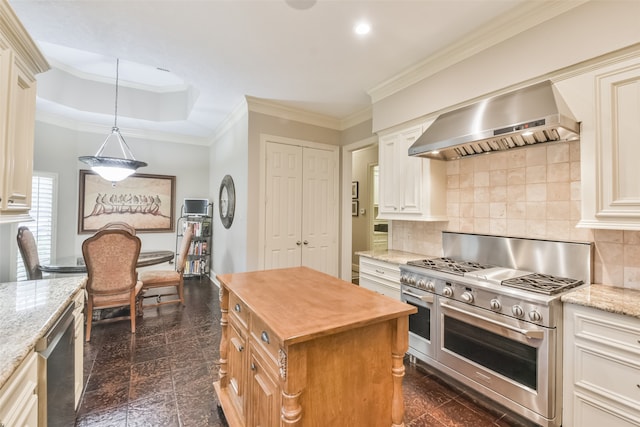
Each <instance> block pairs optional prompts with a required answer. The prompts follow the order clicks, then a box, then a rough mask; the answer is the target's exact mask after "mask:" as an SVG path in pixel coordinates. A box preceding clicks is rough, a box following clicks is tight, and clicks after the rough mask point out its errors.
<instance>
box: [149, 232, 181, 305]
mask: <svg viewBox="0 0 640 427" xmlns="http://www.w3.org/2000/svg"><path fill="white" fill-rule="evenodd" d="M192 239H193V228H192V227H191V226H189V227H187V229H186V230H185V232H184V235H183V236H182V243H181V245H180V252H179V253H178V259H177V261H176V269H175V270H148V271H143V272H141V273H140V281H141V282H142V284H143V285H142V289H143V291H144V292H146V291H147V290H148V289H151V288H164V287H172V286H173V287H175V288H176V292H175V293H173V294H161V295H155V296H156V298H157V304H151V305H162V304H170V303H180V304H182V305H184V277H183V276H184V270H185V266H186V264H187V256H188V255H189V248H190V246H191V240H192ZM169 295H177V296H178V298H177V299H171V300H168V301H164V302H162V301H161V297H163V296H169Z"/></svg>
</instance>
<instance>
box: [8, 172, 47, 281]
mask: <svg viewBox="0 0 640 427" xmlns="http://www.w3.org/2000/svg"><path fill="white" fill-rule="evenodd" d="M56 187H57V175H56V174H52V173H46V172H36V171H34V172H33V178H32V181H31V188H32V194H31V210H30V211H29V215H30V216H31V218H33V221H29V222H23V223H20V224H19V225H21V226H23V225H24V226H26V227H29V230H31V232H32V233H33V236H34V237H35V239H36V242H37V244H38V258H40V263H42V264H46V263H49V262H50V261H51V258H52V257H53V242H54V236H53V233H54V225H53V224H54V220H55V211H56V210H55V208H56V206H55V200H56V191H57V188H56ZM16 280H27V273H26V272H25V269H24V263H23V262H22V257H21V256H18V257H17V268H16Z"/></svg>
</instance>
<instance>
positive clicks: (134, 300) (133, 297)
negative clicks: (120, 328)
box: [129, 292, 138, 334]
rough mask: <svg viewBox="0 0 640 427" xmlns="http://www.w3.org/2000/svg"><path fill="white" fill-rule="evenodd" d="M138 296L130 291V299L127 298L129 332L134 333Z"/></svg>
mask: <svg viewBox="0 0 640 427" xmlns="http://www.w3.org/2000/svg"><path fill="white" fill-rule="evenodd" d="M137 299H138V296H137V295H136V294H135V293H133V292H131V299H130V300H129V311H130V313H129V317H130V318H131V333H132V334H135V333H136V305H137V304H138V301H137Z"/></svg>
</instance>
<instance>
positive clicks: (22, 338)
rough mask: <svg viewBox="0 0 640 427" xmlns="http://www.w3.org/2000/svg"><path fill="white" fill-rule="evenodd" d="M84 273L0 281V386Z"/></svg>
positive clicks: (51, 321) (59, 311) (63, 305)
mask: <svg viewBox="0 0 640 427" xmlns="http://www.w3.org/2000/svg"><path fill="white" fill-rule="evenodd" d="M85 277H86V276H71V277H65V278H60V279H43V280H28V281H24V282H8V283H0V388H1V387H3V386H4V384H5V383H6V382H7V380H8V379H9V378H10V377H11V375H12V374H13V372H14V371H15V370H16V369H17V368H18V366H20V363H22V361H23V360H24V358H25V357H26V356H27V355H28V354H29V352H30V351H31V350H33V349H34V348H35V346H36V344H37V342H38V340H39V339H40V338H42V337H43V336H44V335H45V333H46V332H47V331H48V330H49V328H50V327H51V326H53V325H54V324H55V322H56V320H57V319H58V317H59V316H60V315H61V314H62V313H63V311H64V309H65V308H66V307H67V306H68V305H69V304H70V303H71V302H72V301H73V299H74V297H75V296H76V294H77V292H78V291H80V290H81V289H82V287H83V285H84V278H85Z"/></svg>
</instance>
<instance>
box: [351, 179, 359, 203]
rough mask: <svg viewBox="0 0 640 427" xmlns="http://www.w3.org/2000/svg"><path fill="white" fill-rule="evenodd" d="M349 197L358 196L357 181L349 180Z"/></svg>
mask: <svg viewBox="0 0 640 427" xmlns="http://www.w3.org/2000/svg"><path fill="white" fill-rule="evenodd" d="M351 198H352V199H357V198H358V181H352V182H351Z"/></svg>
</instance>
